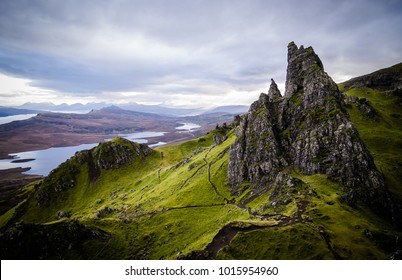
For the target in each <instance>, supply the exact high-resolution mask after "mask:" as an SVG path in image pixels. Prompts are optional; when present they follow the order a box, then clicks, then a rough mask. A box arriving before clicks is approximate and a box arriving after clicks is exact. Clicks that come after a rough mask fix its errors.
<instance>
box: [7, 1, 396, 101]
mask: <svg viewBox="0 0 402 280" xmlns="http://www.w3.org/2000/svg"><path fill="white" fill-rule="evenodd" d="M401 26H402V1H399V0H394V1H391V0H389V1H387V0H378V1H364V0H361V1H350V0H348V1H339V0H334V1H299V0H293V1H285V0H278V1H275V0H273V1H268V0H267V1H263V0H261V1H257V0H255V1H252V0H251V1H250V0H249V1H245V0H242V1H212V0H211V1H207V0H204V1H195V0H189V1H183V0H181V1H166V0H165V1H148V0H147V1H132V0H130V1H128V0H127V1H125V0H116V1H114V0H109V1H106V0H105V1H84V0H77V1H74V0H70V1H34V0H26V1H22V0H1V1H0V105H3V106H4V105H19V104H22V103H25V102H42V101H50V102H54V103H61V102H68V103H73V102H101V101H106V102H114V103H117V104H118V103H122V102H140V103H145V104H148V103H149V104H163V105H165V106H187V107H208V106H214V105H216V106H218V105H225V104H246V105H249V104H250V103H251V102H252V101H253V100H255V99H256V98H257V97H258V95H259V93H260V92H261V91H265V92H266V90H267V88H268V86H269V81H270V78H274V79H275V80H276V81H277V83H278V84H279V85H280V86H281V87H282V89H283V85H284V82H285V76H286V64H287V62H286V52H287V44H288V43H289V42H290V41H295V42H296V44H298V45H301V44H302V45H304V46H313V47H314V49H315V51H316V53H317V54H318V55H319V56H320V57H321V59H322V61H323V63H324V67H325V70H326V71H327V72H328V74H329V75H331V76H332V77H333V78H334V80H335V81H337V82H340V81H343V80H346V79H348V78H351V77H353V76H358V75H362V74H366V73H369V72H372V71H375V70H377V69H380V68H384V67H388V66H391V65H393V64H396V63H398V62H401V61H402V36H401Z"/></svg>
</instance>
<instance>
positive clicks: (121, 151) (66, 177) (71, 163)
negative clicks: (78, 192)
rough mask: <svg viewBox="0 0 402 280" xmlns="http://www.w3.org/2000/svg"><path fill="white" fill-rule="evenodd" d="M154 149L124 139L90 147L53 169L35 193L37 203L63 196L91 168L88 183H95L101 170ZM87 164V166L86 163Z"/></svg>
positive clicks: (122, 164)
mask: <svg viewBox="0 0 402 280" xmlns="http://www.w3.org/2000/svg"><path fill="white" fill-rule="evenodd" d="M153 152H154V151H153V150H152V149H151V148H149V147H148V146H147V145H144V144H139V143H136V142H131V141H129V140H126V139H123V138H120V137H118V138H115V139H113V140H111V141H107V142H104V143H100V144H99V145H98V146H97V147H95V148H93V149H91V150H83V151H80V152H77V153H76V154H75V155H74V156H73V157H71V158H70V159H69V160H67V161H66V162H64V163H62V164H60V165H59V166H58V167H57V168H56V169H54V170H52V172H50V174H49V176H47V177H46V178H45V179H44V180H43V182H42V183H41V184H39V185H38V187H37V190H36V192H35V194H34V196H35V198H36V200H37V202H38V205H40V206H48V205H49V203H50V201H51V200H52V199H62V194H63V193H65V191H67V190H68V189H71V188H74V187H75V185H76V180H77V179H76V177H77V176H78V175H79V174H80V173H81V172H82V170H88V171H87V172H86V173H87V176H88V182H90V183H93V182H94V181H96V180H97V178H98V177H99V175H100V173H101V170H106V169H116V168H119V167H121V166H124V165H127V164H130V163H132V162H134V161H139V162H141V161H143V160H145V158H146V157H147V156H149V155H151V154H152V153H153ZM85 165H86V167H87V168H86V169H83V166H85Z"/></svg>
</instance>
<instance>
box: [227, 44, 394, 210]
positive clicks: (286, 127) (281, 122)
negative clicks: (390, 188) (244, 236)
mask: <svg viewBox="0 0 402 280" xmlns="http://www.w3.org/2000/svg"><path fill="white" fill-rule="evenodd" d="M294 169H298V170H300V171H301V172H302V173H304V174H307V175H310V174H317V173H320V174H327V175H329V176H330V178H331V179H333V180H335V181H338V182H339V183H341V184H342V185H343V186H344V189H343V195H342V198H343V199H344V201H346V202H347V203H349V204H354V203H356V202H357V201H363V202H364V203H366V204H368V205H369V206H371V207H372V208H373V209H374V210H376V211H377V212H380V213H387V214H390V213H389V211H390V210H389V209H391V208H392V207H390V204H391V201H390V198H389V194H388V192H387V190H386V188H385V186H384V179H383V177H382V175H381V174H380V172H378V170H377V169H376V166H375V164H374V161H373V158H372V156H371V154H370V152H369V151H368V149H367V148H366V147H365V145H364V143H363V142H362V140H361V139H360V137H359V134H358V132H357V130H356V129H355V127H354V126H353V124H352V122H351V121H350V119H349V116H348V113H347V111H346V109H345V104H344V101H343V96H342V94H341V93H340V92H339V90H338V87H337V85H336V84H335V82H334V81H333V80H332V79H331V78H330V77H329V76H328V74H327V73H326V72H324V67H323V64H322V62H321V60H320V59H319V57H318V56H317V55H316V54H315V52H314V50H313V48H311V47H309V48H304V47H303V46H301V47H300V48H298V47H297V46H296V45H295V44H294V43H293V42H292V43H290V44H289V45H288V68H287V77H286V91H285V95H284V96H283V97H282V96H281V94H280V92H279V90H278V88H277V86H276V84H275V82H274V81H272V83H271V86H270V88H269V91H268V95H266V94H261V96H260V98H259V99H258V100H257V101H255V102H254V103H253V104H252V105H251V107H250V110H249V112H248V114H247V115H245V116H244V117H243V119H242V121H241V123H240V126H239V129H238V132H237V139H236V141H235V143H234V144H233V146H232V147H231V152H230V159H229V168H228V182H229V184H230V185H231V188H232V193H241V192H242V188H243V186H244V185H245V184H247V183H251V188H252V191H253V193H261V192H264V191H267V190H269V189H271V188H278V187H280V186H284V185H289V186H290V185H294V184H295V181H297V180H296V179H295V178H293V177H292V176H290V175H289V174H290V172H291V170H294ZM296 183H297V182H296ZM271 199H272V197H271Z"/></svg>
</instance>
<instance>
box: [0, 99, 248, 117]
mask: <svg viewBox="0 0 402 280" xmlns="http://www.w3.org/2000/svg"><path fill="white" fill-rule="evenodd" d="M110 106H114V105H113V104H109V103H104V102H101V103H87V104H81V103H75V104H71V105H69V104H66V103H63V104H59V105H55V104H53V103H50V102H42V103H32V102H28V103H25V104H23V105H21V106H16V107H13V108H8V107H0V116H10V115H20V114H35V113H38V112H41V111H51V112H68V113H88V112H90V111H92V110H99V109H102V108H105V107H110ZM118 107H119V108H121V109H123V110H127V111H135V112H141V113H152V114H158V115H164V116H195V115H201V114H210V113H218V112H219V113H229V114H244V113H246V112H247V110H248V107H247V106H243V105H233V106H221V107H216V108H213V109H210V110H205V109H200V108H198V109H184V108H171V107H164V106H159V105H142V104H138V103H129V104H119V105H118Z"/></svg>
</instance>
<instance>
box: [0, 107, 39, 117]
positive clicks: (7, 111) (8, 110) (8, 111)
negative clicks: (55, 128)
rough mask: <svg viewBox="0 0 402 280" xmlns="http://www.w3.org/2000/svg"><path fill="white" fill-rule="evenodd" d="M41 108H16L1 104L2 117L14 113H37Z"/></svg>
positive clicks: (0, 113)
mask: <svg viewBox="0 0 402 280" xmlns="http://www.w3.org/2000/svg"><path fill="white" fill-rule="evenodd" d="M39 112H40V111H39V110H28V109H16V108H9V107H3V106H0V117H7V116H13V115H25V114H37V113H39Z"/></svg>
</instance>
